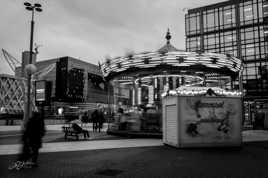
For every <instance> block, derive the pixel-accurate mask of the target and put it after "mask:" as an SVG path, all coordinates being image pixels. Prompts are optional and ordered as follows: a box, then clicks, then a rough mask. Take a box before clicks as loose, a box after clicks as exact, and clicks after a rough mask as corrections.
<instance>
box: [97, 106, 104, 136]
mask: <svg viewBox="0 0 268 178" xmlns="http://www.w3.org/2000/svg"><path fill="white" fill-rule="evenodd" d="M97 113H98V129H99V132H100V131H101V129H102V126H103V122H104V114H103V112H102V110H99V111H98V112H97Z"/></svg>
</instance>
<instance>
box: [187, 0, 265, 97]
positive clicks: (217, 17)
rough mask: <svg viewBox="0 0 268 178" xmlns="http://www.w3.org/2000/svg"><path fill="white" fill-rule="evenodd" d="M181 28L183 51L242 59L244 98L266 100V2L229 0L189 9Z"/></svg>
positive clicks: (263, 0) (260, 0) (259, 0)
mask: <svg viewBox="0 0 268 178" xmlns="http://www.w3.org/2000/svg"><path fill="white" fill-rule="evenodd" d="M185 26H186V28H185V30H186V50H187V51H201V52H216V53H224V54H230V55H234V56H235V57H238V58H240V59H242V61H243V63H244V70H243V87H244V92H245V99H246V100H248V101H254V100H256V99H268V1H267V0H229V1H225V2H220V3H217V4H212V5H208V6H204V7H199V8H194V9H189V10H188V13H187V14H186V15H185ZM267 101H268V100H267Z"/></svg>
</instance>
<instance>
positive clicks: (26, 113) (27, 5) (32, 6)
mask: <svg viewBox="0 0 268 178" xmlns="http://www.w3.org/2000/svg"><path fill="white" fill-rule="evenodd" d="M24 6H25V9H26V10H28V11H31V12H32V19H31V35H30V59H29V64H28V65H26V67H25V70H26V75H27V99H26V103H25V104H26V108H25V107H24V108H25V110H24V118H23V121H24V122H23V128H25V125H26V123H27V121H28V120H29V117H30V116H31V77H32V74H33V73H34V72H35V71H36V67H35V66H34V64H32V62H33V61H32V59H33V33H34V12H35V11H37V12H42V8H41V7H42V6H41V4H38V3H35V4H31V3H29V2H24Z"/></svg>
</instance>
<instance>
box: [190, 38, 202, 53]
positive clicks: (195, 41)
mask: <svg viewBox="0 0 268 178" xmlns="http://www.w3.org/2000/svg"><path fill="white" fill-rule="evenodd" d="M187 43H188V44H189V46H188V47H189V48H188V49H187V51H198V50H200V37H192V38H188V39H187Z"/></svg>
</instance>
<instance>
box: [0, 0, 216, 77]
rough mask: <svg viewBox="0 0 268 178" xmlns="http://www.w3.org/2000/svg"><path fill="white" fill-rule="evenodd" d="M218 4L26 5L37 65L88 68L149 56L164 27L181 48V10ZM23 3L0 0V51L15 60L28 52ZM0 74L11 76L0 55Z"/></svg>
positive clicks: (79, 0)
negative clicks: (57, 62)
mask: <svg viewBox="0 0 268 178" xmlns="http://www.w3.org/2000/svg"><path fill="white" fill-rule="evenodd" d="M220 1H221V0H39V1H34V0H29V1H28V2H31V3H37V2H38V3H40V4H42V6H43V12H42V13H38V12H37V13H36V16H35V21H36V22H35V32H34V42H35V43H37V44H38V45H41V47H39V54H38V57H37V60H38V61H41V60H46V59H52V58H56V57H62V56H71V57H74V58H78V59H81V60H84V61H87V62H90V63H94V64H97V63H98V61H104V59H105V57H106V56H110V57H116V56H122V55H125V54H126V53H127V52H129V51H133V52H142V51H155V50H157V49H159V48H160V47H161V46H163V45H164V44H165V38H164V37H165V33H166V31H167V28H170V32H171V35H172V39H171V43H172V44H173V45H174V46H175V47H177V48H178V49H185V32H184V30H185V26H184V14H185V13H186V12H185V11H183V9H184V8H186V9H187V8H195V7H200V6H204V5H208V4H212V3H216V2H220ZM24 2H25V1H24V0H1V6H0V22H1V24H0V48H4V49H5V50H7V51H8V52H9V53H10V54H12V55H13V56H14V57H15V58H17V59H19V60H21V53H22V51H25V50H29V43H30V18H31V16H30V12H29V11H26V10H25V9H24V5H23V3H24ZM0 73H9V74H12V73H13V72H12V71H11V69H10V68H9V66H8V64H7V63H6V61H5V60H4V59H3V55H2V54H1V58H0Z"/></svg>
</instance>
